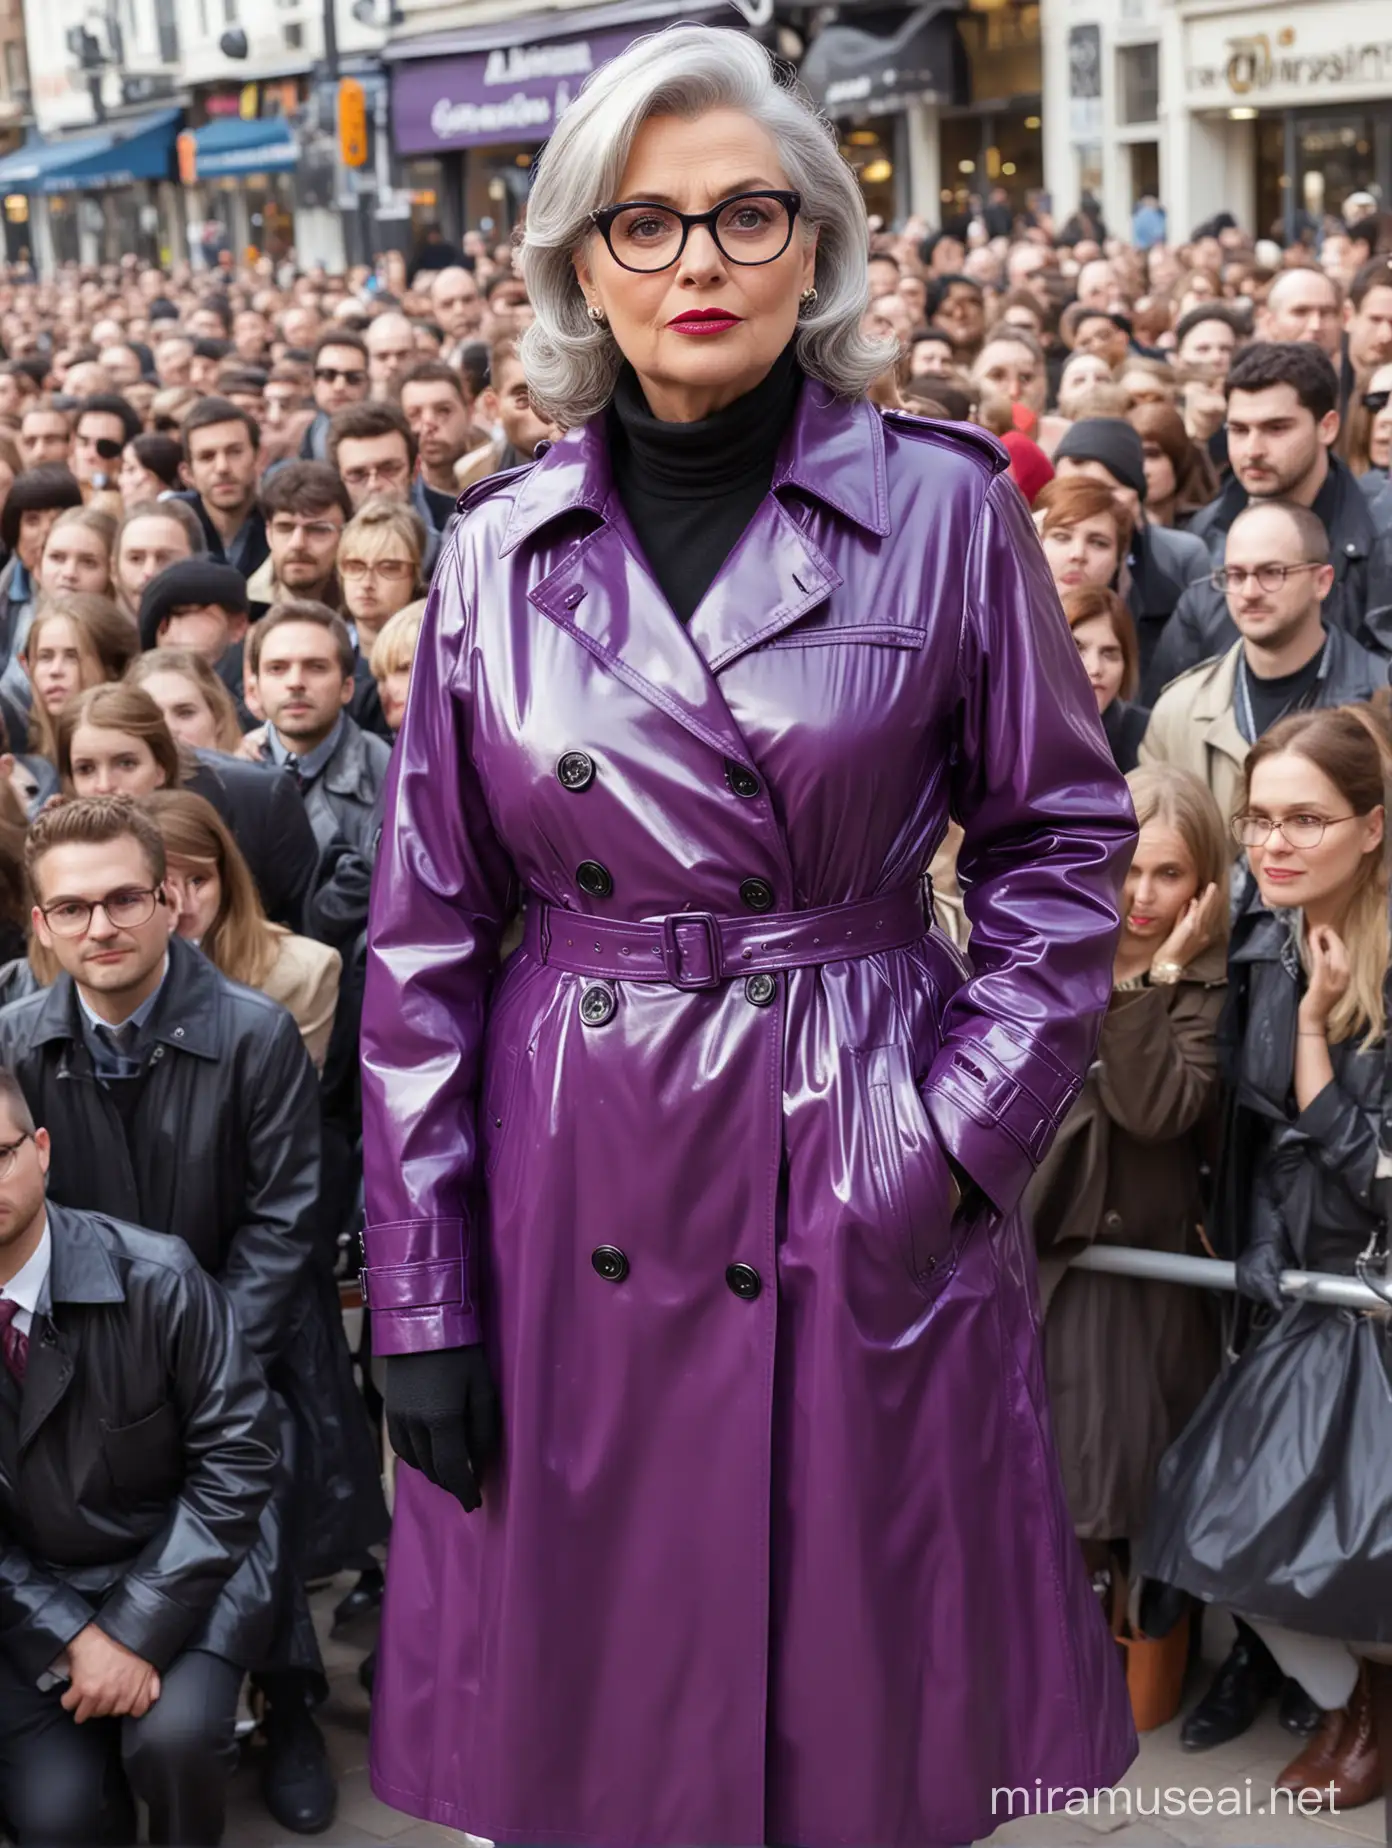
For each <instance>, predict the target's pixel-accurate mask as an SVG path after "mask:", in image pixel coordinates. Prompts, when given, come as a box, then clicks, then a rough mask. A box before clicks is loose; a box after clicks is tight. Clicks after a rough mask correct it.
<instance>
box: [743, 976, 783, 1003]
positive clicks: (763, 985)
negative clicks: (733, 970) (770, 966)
mask: <svg viewBox="0 0 1392 1848" xmlns="http://www.w3.org/2000/svg"><path fill="white" fill-rule="evenodd" d="M744 998H745V1000H746V1001H747V1002H748V1003H749V1005H750V1006H751V1007H770V1006H771V1005H772V1004H773V1003H774V1002H775V1001H776V1000H777V999H778V977H777V976H776V975H770V974H769V973H768V972H767V971H766V970H763V969H761V970H760V971H759V973H758V974H757V975H747V976H746V977H745V978H744Z"/></svg>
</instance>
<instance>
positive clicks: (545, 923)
mask: <svg viewBox="0 0 1392 1848" xmlns="http://www.w3.org/2000/svg"><path fill="white" fill-rule="evenodd" d="M532 903H533V904H534V905H537V906H538V907H539V908H540V915H539V916H538V918H537V947H538V950H539V952H540V955H541V960H542V961H543V962H549V961H550V960H551V907H550V906H549V905H548V904H547V903H546V900H545V899H544V898H534V899H533V900H532Z"/></svg>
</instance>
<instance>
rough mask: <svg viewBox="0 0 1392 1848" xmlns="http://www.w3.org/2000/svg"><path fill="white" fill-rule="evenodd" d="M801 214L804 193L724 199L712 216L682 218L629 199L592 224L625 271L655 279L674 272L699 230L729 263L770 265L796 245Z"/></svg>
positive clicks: (690, 214) (598, 215)
mask: <svg viewBox="0 0 1392 1848" xmlns="http://www.w3.org/2000/svg"><path fill="white" fill-rule="evenodd" d="M801 210H802V194H801V193H795V192H747V193H735V194H734V196H733V197H732V198H729V199H722V200H721V201H720V203H719V205H713V206H712V207H711V209H710V210H709V211H708V212H679V211H677V209H676V208H675V206H670V205H658V204H656V203H655V202H653V201H650V200H646V199H626V200H624V201H622V202H621V203H620V204H618V205H606V206H602V207H601V208H600V210H599V211H597V212H591V213H590V219H591V222H592V223H593V224H594V226H595V228H596V229H597V230H598V231H599V233H600V235H601V236H602V237H603V239H604V241H605V243H606V244H607V245H608V246H609V254H610V256H611V257H612V258H613V259H614V261H615V262H616V263H617V264H618V265H619V267H620V268H621V269H626V270H633V271H635V272H636V273H637V274H639V275H651V274H652V273H653V272H654V271H656V270H665V269H670V268H671V266H672V264H674V263H675V262H676V260H677V258H678V257H679V256H680V255H681V253H682V252H683V251H684V250H685V249H686V240H687V239H688V238H689V237H690V236H691V233H692V231H693V230H694V229H695V227H696V226H697V225H704V226H705V227H706V229H707V231H709V232H710V234H711V237H712V238H713V239H714V241H715V247H716V249H717V250H718V251H719V252H720V254H721V256H723V257H727V258H728V259H729V261H730V262H731V263H741V264H745V265H754V264H758V263H772V262H773V261H774V259H775V258H777V257H781V256H782V255H783V252H784V251H785V250H786V249H787V248H788V245H789V244H790V243H791V242H792V237H793V222H794V220H795V219H796V218H797V215H798V213H799V212H800V211H801Z"/></svg>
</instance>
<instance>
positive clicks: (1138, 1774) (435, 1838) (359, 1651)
mask: <svg viewBox="0 0 1392 1848" xmlns="http://www.w3.org/2000/svg"><path fill="white" fill-rule="evenodd" d="M345 1583H346V1581H345ZM335 1595H337V1594H334V1593H325V1594H321V1595H320V1596H319V1597H318V1598H317V1599H316V1600H315V1609H316V1616H317V1617H318V1618H319V1619H320V1620H321V1622H322V1623H323V1625H324V1626H325V1628H327V1623H328V1614H329V1611H330V1609H331V1607H332V1603H333V1598H334V1596H335ZM1208 1632H1211V1634H1209V1633H1208ZM1226 1641H1227V1639H1226V1637H1225V1636H1224V1635H1223V1634H1222V1631H1221V1629H1220V1628H1219V1627H1218V1626H1217V1625H1209V1626H1206V1635H1205V1647H1206V1648H1207V1649H1209V1650H1210V1651H1216V1652H1217V1653H1218V1654H1221V1653H1222V1651H1223V1650H1224V1649H1225V1648H1226ZM364 1646H365V1639H363V1638H361V1637H359V1638H358V1639H355V1640H349V1639H344V1640H342V1641H339V1640H335V1639H333V1638H327V1637H326V1642H325V1659H326V1662H327V1664H328V1669H329V1676H330V1681H331V1686H332V1691H331V1693H330V1696H329V1701H328V1705H327V1707H326V1708H325V1709H324V1713H323V1719H324V1722H325V1727H326V1731H327V1734H328V1739H329V1747H330V1750H331V1752H332V1754H333V1759H334V1764H335V1766H336V1767H337V1770H338V1774H339V1780H340V1783H339V1793H340V1794H339V1809H338V1820H337V1822H336V1824H335V1826H334V1827H333V1829H331V1830H330V1831H329V1833H328V1834H327V1835H323V1836H318V1837H311V1838H305V1837H300V1836H294V1835H288V1834H287V1833H286V1831H285V1830H283V1829H281V1828H279V1827H277V1825H276V1824H275V1823H274V1822H272V1820H271V1818H270V1817H269V1816H268V1815H267V1813H266V1811H265V1810H264V1809H263V1808H262V1807H261V1803H260V1800H259V1798H258V1796H257V1788H256V1755H255V1751H254V1749H249V1750H248V1752H247V1753H246V1757H245V1762H244V1764H243V1767H242V1770H241V1772H240V1773H239V1776H238V1781H237V1785H236V1789H235V1795H234V1799H233V1805H232V1814H231V1821H230V1826H229V1828H228V1832H227V1837H226V1841H227V1848H281V1845H282V1844H289V1843H296V1842H303V1841H305V1840H306V1839H309V1840H312V1841H317V1842H319V1843H322V1844H323V1845H324V1848H371V1845H372V1844H377V1843H382V1842H392V1843H395V1844H399V1848H417V1845H418V1844H419V1848H440V1845H441V1844H444V1843H455V1844H460V1845H461V1848H470V1845H471V1844H473V1840H474V1838H473V1837H471V1836H468V1835H463V1834H461V1833H459V1831H457V1830H455V1829H444V1828H439V1827H436V1826H435V1825H433V1824H429V1823H421V1822H418V1821H416V1819H415V1818H414V1817H412V1816H403V1815H402V1814H401V1813H400V1812H399V1811H397V1810H393V1809H388V1808H387V1807H386V1805H385V1804H382V1803H379V1802H378V1801H377V1799H376V1798H375V1797H374V1796H373V1795H372V1792H371V1791H370V1790H369V1789H368V1784H367V1718H368V1709H367V1696H366V1695H365V1694H364V1693H363V1691H362V1689H361V1688H360V1687H359V1686H358V1682H357V1666H358V1663H359V1661H360V1660H361V1658H362V1655H363V1653H364ZM1201 1686H1202V1678H1200V1680H1199V1683H1198V1685H1197V1686H1196V1687H1195V1688H1194V1689H1193V1690H1192V1691H1191V1693H1190V1695H1189V1697H1188V1699H1189V1700H1190V1701H1192V1699H1193V1698H1194V1697H1195V1696H1196V1695H1197V1693H1198V1691H1199V1687H1201ZM1178 1730H1179V1726H1178V1722H1177V1721H1176V1722H1175V1723H1174V1724H1173V1725H1170V1726H1167V1727H1165V1728H1163V1729H1162V1730H1161V1731H1159V1732H1153V1733H1147V1734H1146V1735H1145V1736H1144V1737H1143V1738H1142V1740H1141V1755H1140V1757H1139V1759H1138V1760H1137V1762H1136V1764H1135V1765H1134V1766H1133V1767H1132V1769H1131V1773H1130V1775H1129V1776H1128V1777H1127V1779H1126V1781H1125V1784H1124V1785H1123V1786H1121V1787H1119V1789H1118V1792H1117V1794H1116V1798H1115V1801H1114V1806H1113V1807H1114V1813H1112V1814H1108V1813H1107V1808H1106V1805H1105V1804H1104V1805H1103V1807H1102V1810H1101V1812H1100V1813H1095V1814H1092V1815H1089V1816H1087V1817H1078V1816H1038V1817H1027V1818H1023V1819H1018V1820H1016V1821H1014V1822H1008V1823H1006V1824H1005V1825H1004V1827H1002V1828H1000V1829H998V1830H997V1832H996V1833H995V1834H994V1835H993V1836H992V1837H991V1838H990V1841H991V1844H992V1848H1034V1844H1036V1843H1037V1844H1039V1845H1040V1848H1367V1845H1368V1844H1369V1843H1378V1844H1382V1843H1385V1842H1386V1840H1387V1837H1386V1835H1385V1833H1384V1829H1383V1806H1382V1805H1381V1804H1380V1803H1373V1804H1369V1805H1368V1807H1367V1808H1366V1809H1361V1810H1355V1811H1352V1812H1350V1813H1349V1814H1346V1815H1343V1816H1339V1817H1336V1818H1333V1819H1330V1818H1327V1817H1326V1818H1319V1817H1310V1816H1286V1815H1285V1814H1284V1813H1275V1814H1273V1813H1272V1812H1271V1811H1270V1810H1269V1809H1268V1810H1267V1811H1266V1813H1261V1812H1260V1804H1261V1802H1262V1800H1263V1798H1264V1796H1265V1793H1266V1792H1268V1791H1269V1788H1270V1784H1271V1780H1272V1779H1273V1778H1274V1777H1275V1776H1276V1774H1277V1772H1278V1771H1280V1770H1281V1769H1282V1767H1283V1766H1284V1765H1285V1764H1286V1763H1287V1762H1288V1761H1289V1760H1290V1758H1291V1757H1292V1756H1293V1755H1294V1750H1295V1747H1294V1745H1293V1743H1292V1741H1291V1739H1290V1737H1289V1735H1288V1734H1286V1733H1283V1732H1282V1731H1281V1729H1280V1727H1279V1726H1277V1724H1276V1721H1275V1717H1274V1715H1271V1714H1268V1715H1267V1716H1265V1717H1264V1718H1263V1719H1261V1720H1259V1721H1258V1723H1257V1725H1256V1726H1254V1727H1253V1728H1252V1730H1251V1732H1249V1733H1247V1734H1246V1735H1245V1736H1244V1737H1243V1738H1241V1739H1238V1740H1236V1741H1234V1743H1233V1744H1232V1745H1229V1746H1225V1747H1223V1748H1222V1749H1221V1750H1219V1751H1216V1752H1210V1753H1206V1754H1205V1755H1204V1756H1203V1757H1201V1758H1193V1757H1190V1756H1189V1755H1188V1754H1187V1753H1184V1752H1181V1751H1180V1749H1179V1741H1178V1737H1177V1735H1178ZM1249 1779H1250V1785H1249V1783H1248V1781H1247V1780H1249ZM1225 1789H1226V1790H1229V1791H1232V1790H1236V1791H1237V1792H1239V1793H1241V1795H1240V1800H1241V1801H1243V1802H1244V1803H1246V1802H1247V1800H1248V1799H1247V1795H1246V1793H1247V1791H1248V1790H1249V1789H1250V1791H1251V1797H1250V1813H1248V1814H1244V1815H1238V1816H1231V1815H1225V1816H1216V1815H1203V1814H1200V1813H1197V1812H1198V1810H1199V1808H1200V1807H1201V1806H1202V1803H1203V1796H1204V1793H1212V1794H1211V1797H1210V1802H1211V1803H1212V1804H1213V1805H1215V1806H1216V1805H1217V1804H1218V1803H1220V1802H1222V1801H1224V1800H1225V1799H1224V1798H1223V1796H1222V1792H1223V1791H1224V1790H1225ZM1178 1791H1184V1792H1186V1793H1189V1798H1188V1801H1189V1807H1188V1808H1187V1809H1186V1813H1184V1814H1182V1815H1178V1816H1174V1815H1169V1814H1166V1813H1164V1810H1165V1806H1167V1805H1168V1807H1171V1808H1172V1807H1175V1806H1177V1804H1178V1802H1179V1799H1178V1797H1177V1796H1176V1795H1174V1794H1172V1793H1175V1792H1178ZM1126 1792H1129V1798H1128V1797H1127V1796H1126V1795H1124V1794H1123V1793H1126ZM1196 1793H1197V1795H1196ZM1226 1801H1227V1802H1228V1803H1231V1802H1232V1801H1233V1799H1232V1798H1231V1797H1228V1798H1227V1799H1226ZM1157 1804H1159V1805H1161V1813H1160V1814H1159V1815H1157V1814H1156V1813H1155V1810H1156V1806H1157Z"/></svg>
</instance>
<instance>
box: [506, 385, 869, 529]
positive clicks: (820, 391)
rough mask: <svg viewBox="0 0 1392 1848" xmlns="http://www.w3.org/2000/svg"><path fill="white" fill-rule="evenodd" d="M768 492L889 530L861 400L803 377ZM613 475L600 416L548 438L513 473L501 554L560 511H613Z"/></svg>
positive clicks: (606, 516)
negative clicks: (805, 499) (801, 497)
mask: <svg viewBox="0 0 1392 1848" xmlns="http://www.w3.org/2000/svg"><path fill="white" fill-rule="evenodd" d="M771 485H772V491H773V493H774V494H778V493H779V492H780V490H782V489H784V488H796V489H798V490H800V491H801V492H802V493H804V494H806V495H808V496H809V497H810V498H811V499H813V500H817V501H820V502H822V504H823V505H824V506H827V507H829V508H831V509H832V510H833V512H836V513H839V514H840V515H841V516H842V517H843V518H845V519H847V520H850V521H851V522H852V523H853V524H854V525H856V526H859V527H861V528H862V529H863V530H864V531H866V532H868V533H872V534H874V535H875V536H876V537H878V538H884V537H885V535H886V534H887V533H888V532H889V531H890V518H889V489H888V483H887V481H886V476H885V439H884V425H883V423H882V421H881V419H880V415H879V412H878V411H877V410H876V409H875V407H874V406H873V405H872V404H870V403H868V402H867V401H866V400H864V399H858V400H848V399H844V398H836V397H833V396H832V394H831V392H830V391H828V389H827V388H826V386H825V385H821V384H819V383H818V382H817V381H816V380H814V379H807V380H805V381H804V382H803V387H802V391H801V393H800V394H799V396H798V402H797V409H796V410H795V411H794V413H793V418H792V421H791V423H790V424H789V426H788V430H787V433H786V435H785V436H784V439H783V442H782V445H781V447H780V448H779V452H778V457H777V460H776V461H775V463H774V468H773V481H772V484H771ZM614 498H615V497H614V476H613V470H612V468H611V466H610V461H609V441H608V434H607V431H606V429H605V419H604V417H603V415H600V416H597V417H592V418H591V419H590V420H589V422H588V423H584V424H581V425H580V426H579V428H578V429H575V430H572V431H570V432H569V433H568V434H567V435H566V436H563V437H562V438H561V440H560V442H558V443H553V444H552V446H551V447H550V448H549V449H548V450H547V452H546V454H545V455H544V456H542V457H541V459H540V460H539V461H538V462H536V463H534V464H533V465H532V467H531V468H530V469H529V470H528V471H527V473H526V474H525V475H524V476H523V477H522V478H521V480H520V482H519V485H518V488H517V493H516V495H515V497H514V500H513V504H512V512H511V514H510V516H509V518H508V523H507V527H506V529H505V530H504V533H503V542H502V545H501V547H500V554H501V556H503V557H506V556H507V555H508V554H509V553H510V552H512V551H514V550H515V549H516V548H517V547H518V546H519V545H521V544H522V543H523V541H524V540H527V539H530V538H531V537H532V536H533V535H534V534H535V533H538V532H539V531H540V530H541V528H542V527H543V526H546V525H548V524H549V523H550V522H551V521H552V520H557V519H560V518H561V517H562V516H563V515H565V514H575V513H590V514H593V515H594V516H595V517H596V518H597V519H599V520H601V521H604V522H605V523H606V524H607V523H610V522H611V521H612V519H613V517H614V508H613V503H614Z"/></svg>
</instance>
